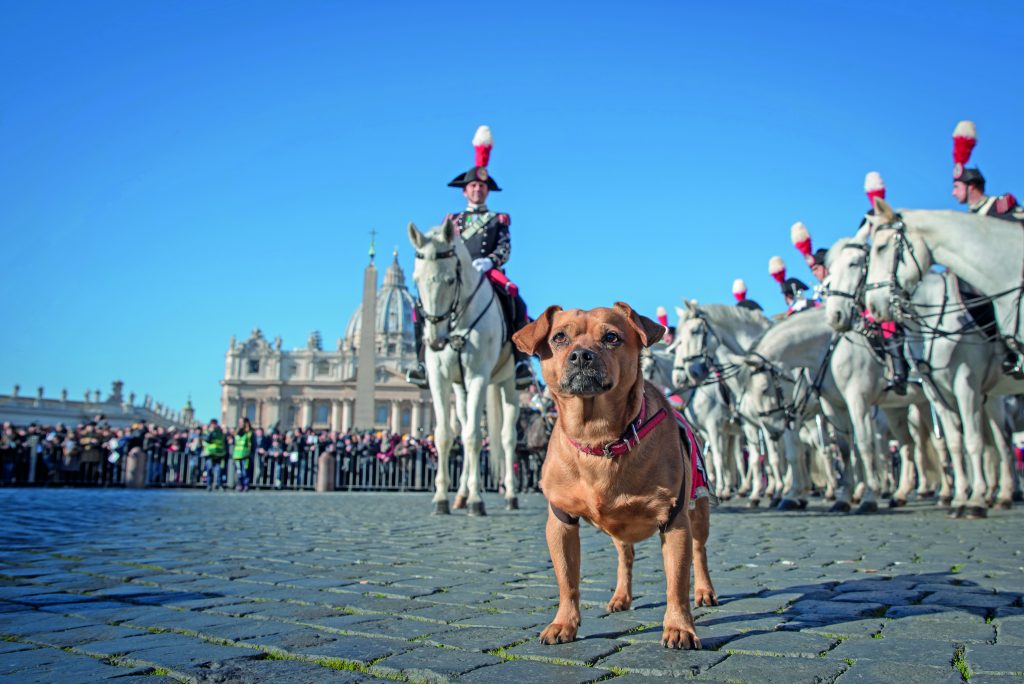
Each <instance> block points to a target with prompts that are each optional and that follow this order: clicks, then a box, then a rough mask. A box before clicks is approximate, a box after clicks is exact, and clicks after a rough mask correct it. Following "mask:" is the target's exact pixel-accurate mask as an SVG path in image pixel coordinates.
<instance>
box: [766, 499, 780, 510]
mask: <svg viewBox="0 0 1024 684" xmlns="http://www.w3.org/2000/svg"><path fill="white" fill-rule="evenodd" d="M780 503H782V497H779V496H773V497H772V500H771V503H769V504H768V508H778V507H779V504H780Z"/></svg>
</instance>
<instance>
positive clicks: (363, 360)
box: [353, 231, 377, 430]
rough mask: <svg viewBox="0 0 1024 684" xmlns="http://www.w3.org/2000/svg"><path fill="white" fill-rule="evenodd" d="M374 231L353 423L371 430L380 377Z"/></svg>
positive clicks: (366, 275)
mask: <svg viewBox="0 0 1024 684" xmlns="http://www.w3.org/2000/svg"><path fill="white" fill-rule="evenodd" d="M375 234H376V231H370V265H369V266H367V267H366V270H365V271H363V305H362V308H361V309H360V311H361V313H360V318H361V322H360V324H359V357H358V359H357V362H358V365H357V366H356V408H355V416H353V426H354V427H356V428H358V429H360V430H369V429H372V428H373V424H374V415H373V414H374V399H373V394H374V392H373V390H374V385H376V376H377V335H376V330H377V267H376V266H374V265H373V258H374V257H375V256H376V254H377V251H376V249H375V248H374V244H373V241H374V240H373V239H374V236H375Z"/></svg>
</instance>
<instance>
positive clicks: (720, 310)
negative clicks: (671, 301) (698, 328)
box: [699, 304, 771, 326]
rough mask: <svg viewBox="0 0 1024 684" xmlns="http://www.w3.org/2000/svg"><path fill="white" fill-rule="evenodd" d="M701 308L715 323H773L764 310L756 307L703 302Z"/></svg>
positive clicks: (759, 324)
mask: <svg viewBox="0 0 1024 684" xmlns="http://www.w3.org/2000/svg"><path fill="white" fill-rule="evenodd" d="M699 309H700V311H701V312H703V313H704V315H705V316H707V317H708V318H709V319H710V320H711V322H713V323H725V324H728V323H740V324H742V325H745V326H751V325H757V326H764V325H771V320H770V319H769V318H768V317H767V316H765V315H764V312H763V311H758V310H756V309H747V308H745V307H742V306H730V305H728V304H701V305H700V306H699Z"/></svg>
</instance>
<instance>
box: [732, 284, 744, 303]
mask: <svg viewBox="0 0 1024 684" xmlns="http://www.w3.org/2000/svg"><path fill="white" fill-rule="evenodd" d="M732 296H733V297H735V298H736V301H737V302H742V301H743V300H744V299H746V298H747V284H746V283H745V282H743V278H737V279H736V280H734V281H732Z"/></svg>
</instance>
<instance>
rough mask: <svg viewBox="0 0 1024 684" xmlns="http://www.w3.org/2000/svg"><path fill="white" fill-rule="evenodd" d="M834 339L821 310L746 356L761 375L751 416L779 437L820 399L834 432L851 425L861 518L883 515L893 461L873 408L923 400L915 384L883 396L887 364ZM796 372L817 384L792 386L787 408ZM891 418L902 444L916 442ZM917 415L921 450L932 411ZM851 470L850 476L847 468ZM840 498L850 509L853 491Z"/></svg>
mask: <svg viewBox="0 0 1024 684" xmlns="http://www.w3.org/2000/svg"><path fill="white" fill-rule="evenodd" d="M834 334H835V333H834V332H833V331H832V329H831V327H830V326H829V325H828V322H827V321H826V312H825V310H824V309H823V308H817V309H811V310H808V311H802V312H800V313H798V314H795V315H793V316H790V317H789V318H787V319H786V320H784V321H782V322H781V323H779V324H777V325H775V326H774V327H772V328H771V329H769V330H768V331H767V332H766V333H765V334H764V336H763V337H762V338H761V339H760V340H758V342H757V344H756V345H754V347H753V348H752V349H751V352H750V355H749V356H748V358H747V363H748V364H749V365H751V366H752V367H753V368H755V369H757V370H758V371H759V373H758V374H757V375H756V376H755V378H754V379H753V380H752V382H751V384H750V388H749V391H748V394H747V397H745V399H748V400H749V401H750V402H751V403H752V404H753V405H754V407H753V408H751V409H750V410H752V411H756V412H758V413H760V414H763V415H764V416H765V428H766V429H767V430H768V431H769V432H770V433H778V432H781V431H782V430H783V429H784V428H785V427H788V426H789V424H790V423H791V421H792V420H793V418H794V416H795V417H796V418H797V419H799V418H801V417H802V416H803V415H804V411H809V410H812V407H813V405H814V403H815V402H816V401H820V403H821V408H822V410H823V411H824V413H825V415H826V416H827V417H828V420H829V421H830V422H832V424H833V425H835V426H836V427H837V429H839V430H841V431H844V432H845V431H846V430H847V427H846V426H847V425H849V426H850V427H851V428H852V430H853V435H854V443H855V445H856V448H857V452H858V454H859V456H860V465H861V471H862V475H863V478H864V479H863V484H864V494H863V496H862V500H861V505H860V508H859V509H858V512H859V513H871V512H874V511H877V510H878V503H877V500H876V497H877V494H878V493H879V490H880V489H881V488H882V485H883V484H884V478H885V476H886V475H885V474H886V473H887V472H888V468H886V465H887V461H888V456H887V454H886V453H884V451H883V450H882V449H881V448H880V447H881V445H880V444H879V440H878V434H877V426H876V424H875V417H874V415H873V411H872V409H873V408H874V407H875V406H879V407H882V408H906V407H907V406H909V405H911V404H921V403H923V402H925V397H924V395H923V394H922V392H921V390H920V389H919V388H918V387H917V386H916V385H912V386H911V387H910V390H909V391H908V393H907V396H905V397H901V396H898V395H892V394H891V393H886V391H885V390H886V382H885V374H884V370H883V368H884V367H883V364H882V362H881V360H880V359H878V358H877V357H876V356H875V353H874V352H873V351H872V350H871V349H870V348H869V347H868V345H867V344H866V342H864V340H863V338H860V339H857V338H856V337H853V338H851V337H849V336H843V337H840V338H838V339H836V340H835V344H834V345H833V335H834ZM794 368H802V369H806V370H808V371H810V372H811V373H812V375H811V376H808V377H809V378H812V379H810V380H809V382H810V386H808V380H801V381H800V382H799V383H795V384H794V385H793V390H792V391H791V392H790V393H789V394H788V396H791V397H793V398H792V400H790V401H788V402H787V401H786V397H787V391H786V388H785V385H784V382H785V381H786V380H787V377H786V376H787V374H788V373H789V372H790V371H791V370H792V369H794ZM789 377H790V378H791V377H792V376H791V375H790V376H789ZM843 409H845V413H846V415H845V416H844V415H842V413H844V411H843ZM887 413H888V417H889V424H890V427H891V429H893V430H895V431H896V435H897V436H898V437H899V439H900V441H901V442H902V443H903V444H911V443H912V441H911V436H910V434H909V433H907V432H906V431H905V426H906V424H907V423H906V421H905V420H903V419H902V418H901V417H899V416H897V415H896V414H895V413H893V412H887ZM915 417H916V418H917V419H918V421H919V422H918V423H917V424H916V425H915V426H914V427H915V429H916V431H917V433H918V436H917V438H916V439H915V440H914V442H916V443H917V444H920V445H923V439H924V438H923V437H922V436H921V435H923V434H927V432H926V430H927V427H926V423H927V419H928V412H927V411H919V412H916V413H915ZM901 456H902V457H903V458H904V459H907V458H908V456H909V454H907V453H904V452H903V451H901ZM908 467H909V463H904V468H908ZM846 472H847V473H849V472H851V470H850V469H849V468H847V471H846ZM840 492H841V494H840V496H839V499H840V500H839V501H837V502H836V503H837V505H836V506H835V507H834V509H835V510H844V509H848V508H847V506H848V501H849V496H850V492H849V490H848V488H847V487H842V488H840ZM844 503H846V504H847V506H844V505H843V504H844Z"/></svg>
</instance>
